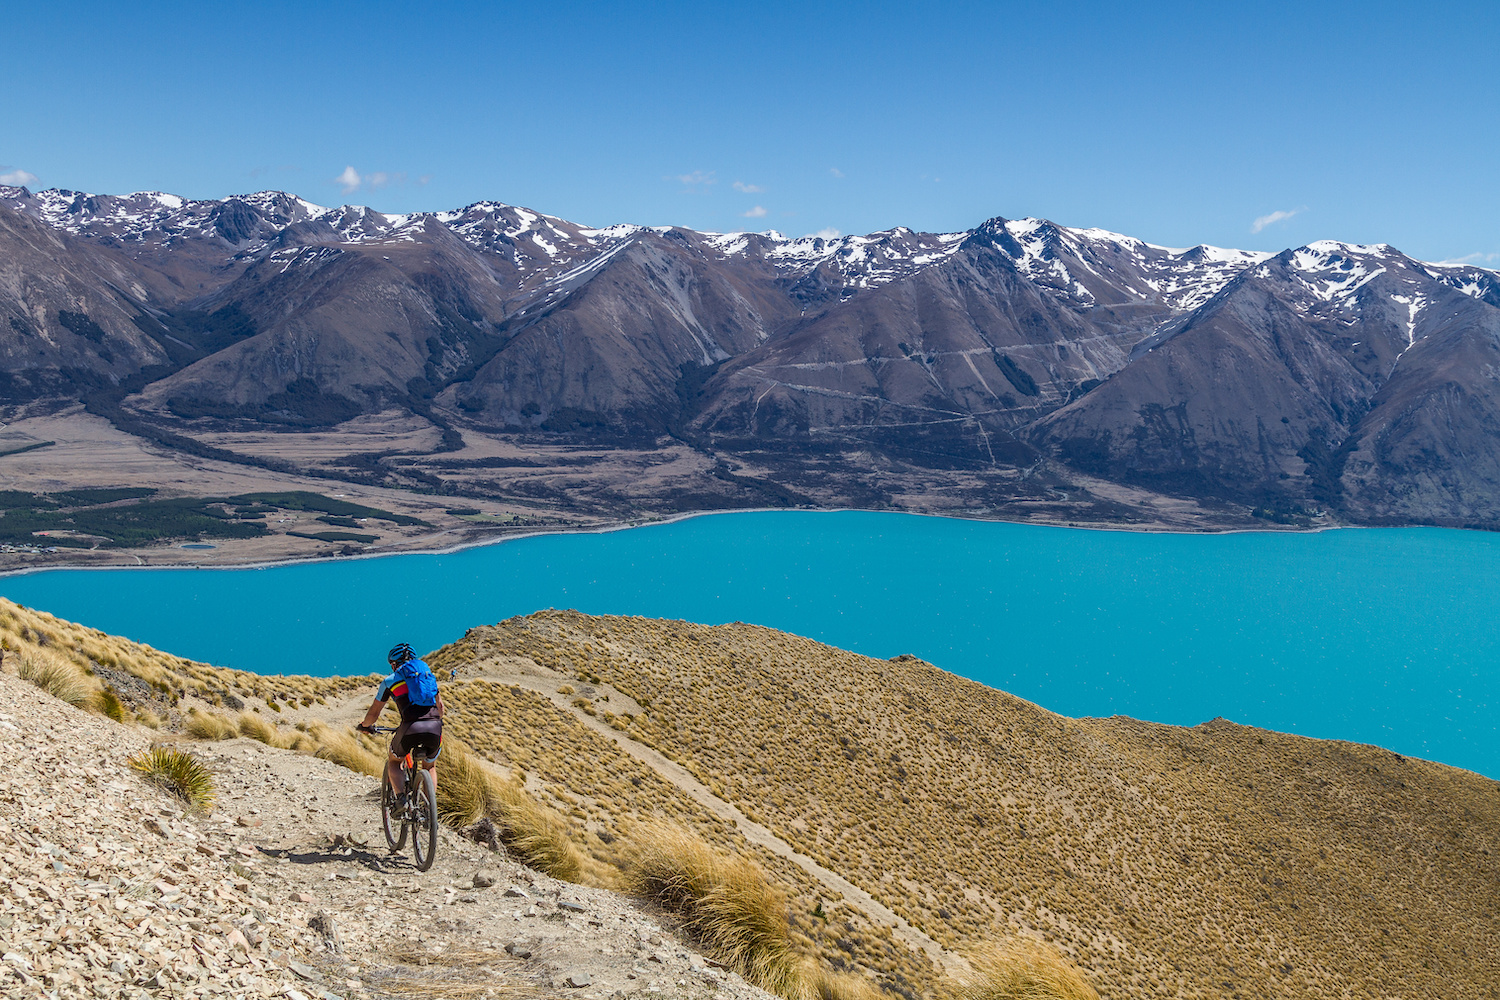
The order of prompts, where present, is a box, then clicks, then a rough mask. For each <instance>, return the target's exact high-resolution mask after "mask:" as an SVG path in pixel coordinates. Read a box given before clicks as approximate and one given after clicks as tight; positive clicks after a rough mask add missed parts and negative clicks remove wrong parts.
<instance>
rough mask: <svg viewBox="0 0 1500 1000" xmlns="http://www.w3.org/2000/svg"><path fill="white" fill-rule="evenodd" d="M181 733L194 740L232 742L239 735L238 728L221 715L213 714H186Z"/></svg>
mask: <svg viewBox="0 0 1500 1000" xmlns="http://www.w3.org/2000/svg"><path fill="white" fill-rule="evenodd" d="M182 731H183V732H185V733H187V734H188V735H189V736H191V737H192V738H193V739H195V740H232V739H234V738H235V737H236V736H238V735H239V734H240V731H239V727H238V726H236V725H235V724H234V723H233V722H230V721H229V720H228V719H226V718H224V717H223V716H222V715H217V714H215V713H213V712H198V711H190V712H188V715H187V718H186V719H185V720H184V721H183V724H182Z"/></svg>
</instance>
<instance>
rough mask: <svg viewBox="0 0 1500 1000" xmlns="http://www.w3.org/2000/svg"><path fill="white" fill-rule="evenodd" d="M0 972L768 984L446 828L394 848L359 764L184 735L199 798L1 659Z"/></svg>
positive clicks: (146, 977) (106, 987)
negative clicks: (209, 788)
mask: <svg viewBox="0 0 1500 1000" xmlns="http://www.w3.org/2000/svg"><path fill="white" fill-rule="evenodd" d="M0 702H3V704H4V706H5V708H6V712H5V713H3V714H0V733H3V734H4V738H5V739H6V741H7V743H8V745H9V746H10V747H11V749H12V751H13V763H12V765H11V767H9V768H7V769H6V770H5V772H4V773H3V774H0V843H3V845H4V852H3V855H0V876H3V880H4V888H3V891H0V953H3V954H0V992H3V993H4V995H6V996H17V997H30V996H35V997H58V998H61V997H93V996H97V997H117V996H122V997H130V998H132V1000H135V998H141V997H182V998H187V997H219V996H223V997H285V998H287V1000H315V998H318V1000H326V998H332V997H340V998H356V997H357V998H379V997H415V996H422V997H454V998H459V997H463V998H482V997H501V996H505V997H511V996H552V995H571V996H578V997H591V998H593V997H601V998H602V997H624V996H630V995H634V994H640V995H641V996H643V997H662V998H678V997H681V998H707V997H718V998H725V1000H730V998H744V1000H750V998H765V997H767V996H768V994H766V993H764V992H762V991H761V990H759V989H756V988H754V987H752V986H750V985H748V984H747V983H745V982H744V981H743V980H742V979H740V977H739V976H737V975H735V974H733V973H731V972H728V971H726V970H723V969H722V968H719V967H717V966H716V965H715V964H714V963H712V962H710V961H707V960H705V959H704V958H702V957H701V956H700V955H698V954H697V953H696V952H694V951H693V950H692V949H691V948H689V947H688V946H686V945H685V944H684V943H683V942H682V941H681V940H680V939H679V937H678V936H677V935H676V934H675V933H674V931H673V928H672V924H671V919H670V918H669V917H667V916H665V915H664V914H661V913H659V912H654V911H652V910H651V909H649V908H648V907H646V906H644V905H643V904H641V903H638V902H636V901H634V900H631V899H629V898H627V897H623V896H620V895H617V894H615V893H611V892H607V891H603V890H597V889H590V888H585V887H583V886H578V885H573V884H571V883H566V882H559V881H557V880H555V879H552V878H549V877H547V876H545V875H542V874H540V873H538V872H536V871H533V870H531V869H529V868H526V867H525V866H523V865H520V864H517V863H515V862H512V861H510V860H508V859H507V858H506V857H505V856H504V855H503V853H496V852H494V851H491V850H489V849H488V848H485V847H483V846H480V845H478V844H474V843H471V842H469V841H467V840H464V839H462V838H460V837H459V836H457V835H456V834H454V833H452V832H451V831H448V830H444V831H443V832H442V834H441V842H440V845H439V848H438V857H437V862H436V863H435V864H434V866H433V868H432V869H431V870H430V871H427V872H419V871H417V870H416V869H415V867H414V866H413V865H412V863H411V859H410V856H409V854H392V853H390V852H388V851H387V850H386V847H385V842H384V839H383V837H382V836H381V833H380V829H379V816H378V794H377V792H376V789H375V787H374V783H373V781H372V780H371V779H369V778H366V777H364V776H362V775H358V774H355V773H353V772H351V771H347V770H345V769H343V768H341V767H339V766H337V765H335V764H332V763H330V762H328V761H324V760H320V759H317V758H314V757H310V756H308V755H305V754H298V753H294V752H292V751H288V750H279V749H274V748H271V747H268V746H265V745H263V744H261V743H257V742H254V741H251V740H244V739H239V740H231V741H226V742H221V743H215V744H207V745H205V744H191V745H184V748H185V749H189V750H191V752H193V753H195V754H197V755H198V756H199V757H200V759H201V760H202V761H203V762H204V763H205V764H207V765H208V767H209V768H210V769H211V770H212V771H213V772H214V774H215V776H216V781H217V785H218V802H217V805H216V807H215V808H214V809H213V811H212V812H210V813H208V814H197V813H193V812H189V811H185V810H184V808H183V803H182V802H181V800H179V799H176V798H174V797H172V796H170V795H169V794H167V793H166V792H164V791H162V790H160V789H158V788H156V787H155V786H153V785H151V784H150V783H148V782H147V781H146V780H145V779H144V778H143V777H142V776H141V775H140V774H138V773H137V772H135V771H133V770H132V769H131V768H130V766H129V764H128V761H129V759H130V758H131V757H132V756H134V755H136V754H139V753H141V752H142V751H144V750H146V749H148V748H149V746H150V745H151V743H152V740H153V738H157V737H158V734H156V733H154V732H152V731H150V730H147V729H142V728H138V727H134V726H127V725H120V724H117V723H114V722H111V721H108V720H107V719H103V718H100V717H98V716H95V715H90V714H86V713H84V712H82V711H80V710H78V709H76V708H73V707H71V706H69V705H66V704H64V703H63V702H61V701H58V700H57V699H55V698H53V697H52V696H50V695H48V694H45V693H43V692H42V691H40V690H39V689H37V688H35V687H33V686H32V685H30V684H28V683H26V682H24V681H21V680H19V679H18V678H16V677H15V676H13V675H10V674H8V673H7V674H0Z"/></svg>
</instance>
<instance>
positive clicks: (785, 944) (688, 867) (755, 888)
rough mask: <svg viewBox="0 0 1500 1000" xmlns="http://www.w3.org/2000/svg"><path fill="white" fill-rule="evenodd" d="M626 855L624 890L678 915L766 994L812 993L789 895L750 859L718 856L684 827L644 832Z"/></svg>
mask: <svg viewBox="0 0 1500 1000" xmlns="http://www.w3.org/2000/svg"><path fill="white" fill-rule="evenodd" d="M632 841H633V843H632V844H631V846H630V847H629V848H628V849H627V851H626V858H625V868H624V885H625V887H626V890H627V891H628V892H631V893H633V894H635V895H637V896H640V897H642V898H645V899H649V900H651V901H653V902H655V903H656V904H657V905H659V906H661V907H662V908H663V909H665V910H668V911H670V912H672V913H675V914H677V915H678V916H679V917H681V918H682V920H683V925H684V928H685V929H686V931H687V932H688V933H689V934H690V935H692V936H693V937H694V938H695V939H697V941H698V942H699V943H701V944H702V945H703V946H704V947H706V948H707V949H708V950H709V951H710V952H712V953H713V954H714V956H715V957H716V958H717V959H718V960H719V961H721V962H723V963H724V964H725V965H728V966H730V967H732V968H734V969H735V970H736V971H737V972H739V973H740V974H741V975H743V976H744V977H745V978H746V979H748V980H749V981H750V982H752V983H755V984H756V985H757V986H760V987H761V988H762V989H766V990H769V991H771V992H773V993H779V994H781V995H782V996H784V997H797V998H800V997H802V996H805V995H806V989H807V985H808V984H807V981H806V980H807V976H806V973H805V970H804V967H803V966H802V965H801V963H800V962H799V960H798V956H797V954H796V952H795V950H794V948H793V946H792V941H791V935H790V929H789V927H788V924H787V909H786V897H785V896H784V895H783V894H782V893H781V892H780V891H778V890H777V889H775V888H774V887H772V885H771V884H770V883H769V882H767V881H766V877H765V875H764V874H762V873H761V871H760V869H759V868H757V867H755V865H753V864H751V863H750V862H749V861H747V860H745V859H744V858H739V857H732V856H730V855H726V854H722V853H720V852H718V851H715V850H714V849H713V848H711V847H710V846H709V845H708V844H706V843H704V842H703V841H702V840H700V839H699V838H698V837H696V836H694V835H693V834H691V833H688V832H687V831H686V830H684V829H682V828H681V827H675V826H668V825H665V824H652V825H648V826H642V827H640V828H638V829H637V830H636V831H635V833H634V835H633V836H632Z"/></svg>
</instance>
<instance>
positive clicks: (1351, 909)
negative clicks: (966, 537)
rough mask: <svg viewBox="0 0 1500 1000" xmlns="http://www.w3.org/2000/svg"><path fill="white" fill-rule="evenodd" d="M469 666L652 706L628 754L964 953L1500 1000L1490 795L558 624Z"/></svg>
mask: <svg viewBox="0 0 1500 1000" xmlns="http://www.w3.org/2000/svg"><path fill="white" fill-rule="evenodd" d="M446 655H448V656H451V657H454V658H456V659H461V658H464V657H468V658H471V659H473V660H475V661H482V660H483V659H484V658H485V657H489V656H496V655H510V656H523V657H527V658H530V659H532V660H534V661H536V662H537V663H539V664H541V665H543V666H546V667H549V668H551V669H554V670H557V671H560V672H563V673H566V674H570V675H572V676H575V677H579V678H584V679H588V680H590V681H593V682H600V681H602V682H605V683H609V684H612V685H614V686H615V687H616V688H617V689H619V690H621V691H623V692H625V693H626V694H629V695H630V696H632V697H633V698H635V699H636V700H637V701H639V702H640V703H642V704H646V705H649V706H650V707H649V711H648V712H646V713H644V714H643V715H642V716H639V717H636V718H632V719H630V720H629V722H628V728H629V731H630V732H631V733H633V734H635V735H637V736H638V738H640V739H641V740H643V741H644V742H647V743H649V744H650V745H652V746H654V747H656V748H657V749H658V750H660V751H662V752H663V753H665V754H667V755H668V756H669V757H672V758H673V759H675V760H677V761H678V762H679V763H681V764H683V765H684V766H685V767H687V768H688V769H689V770H691V771H692V772H693V773H694V774H695V776H697V777H698V778H699V780H701V781H703V782H704V783H705V784H707V785H709V786H710V787H713V788H715V789H718V790H720V791H721V792H722V794H724V795H725V796H726V797H727V798H729V799H730V800H731V801H733V802H734V803H735V804H736V805H738V806H739V807H740V808H741V809H743V810H744V811H745V812H746V813H748V814H749V815H751V816H752V818H756V819H758V820H759V821H761V822H763V823H765V824H767V825H769V826H771V827H772V828H773V829H775V830H776V831H777V832H778V833H779V834H780V835H781V836H783V837H784V838H785V839H787V840H788V841H790V842H791V843H793V844H794V845H795V846H796V847H797V848H798V849H799V850H802V851H805V852H806V853H808V854H809V855H811V856H812V857H814V858H816V859H817V860H818V861H820V862H821V863H823V864H825V865H827V866H828V867H830V868H833V869H834V870H836V871H838V872H840V873H841V874H843V875H845V876H846V877H849V878H850V879H852V880H853V881H854V882H856V883H857V884H859V885H860V886H861V887H862V888H864V889H866V890H867V891H869V892H871V893H872V894H873V895H875V896H876V897H877V898H879V899H880V900H882V901H883V902H884V903H886V905H888V906H890V907H891V908H892V909H894V910H896V911H897V912H898V913H901V914H902V915H903V916H905V917H907V919H909V920H911V921H912V922H913V923H915V924H917V925H918V926H920V927H922V928H923V929H924V930H926V931H927V932H928V933H929V934H931V935H932V936H933V937H935V938H937V939H939V940H940V941H943V942H944V943H945V944H946V945H948V946H950V947H953V948H957V949H967V948H971V947H975V946H978V945H979V944H981V943H982V942H985V941H987V940H991V939H994V938H995V937H997V936H1003V935H1004V933H1006V931H1007V929H1010V930H1020V931H1023V932H1025V933H1027V934H1029V935H1033V936H1036V937H1040V938H1042V939H1045V940H1047V941H1051V942H1054V943H1055V944H1056V945H1057V946H1058V947H1060V948H1061V949H1062V951H1063V952H1064V953H1066V954H1067V955H1068V956H1070V957H1071V958H1073V959H1074V960H1076V961H1077V962H1078V963H1079V964H1080V965H1081V966H1082V967H1084V968H1085V969H1087V970H1090V972H1091V974H1092V975H1093V976H1095V977H1096V978H1095V981H1096V982H1098V983H1099V984H1100V987H1101V992H1102V993H1104V994H1105V995H1118V996H1125V995H1153V996H1161V995H1167V996H1171V995H1179V994H1180V995H1192V996H1223V997H1231V996H1234V995H1235V994H1237V993H1238V994H1241V995H1246V996H1250V995H1254V996H1266V997H1288V998H1292V997H1306V996H1342V995H1351V996H1370V995H1383V994H1386V993H1414V994H1421V995H1431V996H1463V995H1476V994H1477V995H1484V993H1483V991H1484V990H1500V968H1497V966H1496V964H1495V963H1494V962H1493V961H1492V957H1493V956H1494V955H1496V954H1500V916H1497V912H1500V906H1497V905H1496V903H1495V891H1496V886H1497V885H1500V785H1497V783H1496V782H1494V781H1490V780H1488V779H1485V778H1482V777H1480V776H1478V775H1474V774H1471V773H1469V772H1464V771H1459V770H1456V769H1453V768H1448V767H1444V766H1441V765H1436V764H1431V763H1427V762H1423V761H1418V760H1412V759H1403V758H1401V757H1398V756H1397V755H1395V754H1393V753H1391V752H1389V751H1386V750H1381V749H1379V748H1375V747H1368V746H1358V745H1352V744H1343V743H1334V742H1328V741H1318V740H1310V739H1304V738H1300V737H1294V736H1287V735H1283V734H1278V733H1272V732H1267V731H1263V730H1255V729H1250V728H1247V727H1243V726H1236V725H1234V724H1231V723H1227V722H1222V721H1216V722H1214V723H1209V724H1205V725H1202V726H1198V727H1195V728H1193V729H1182V728H1177V727H1170V726H1159V725H1152V724H1148V723H1141V722H1136V721H1133V720H1129V719H1099V720H1071V719H1066V718H1063V717H1061V716H1057V715H1054V714H1052V713H1049V712H1046V711H1044V710H1042V709H1040V708H1038V707H1037V706H1035V705H1031V704H1029V703H1027V702H1024V701H1022V700H1020V699H1017V698H1013V697H1011V696H1009V695H1006V694H1004V693H1002V692H998V691H994V690H992V689H988V688H985V687H983V686H982V685H978V684H974V683H972V682H969V681H965V680H963V679H961V678H958V677H955V676H953V675H951V674H947V673H944V672H942V671H940V670H938V669H936V668H934V667H932V666H930V665H928V664H925V663H922V662H920V661H918V660H916V659H914V658H910V657H905V658H899V659H897V660H895V661H883V660H874V659H870V658H868V657H862V656H858V655H855V654H851V653H847V652H844V651H841V650H836V649H832V648H830V647H827V646H823V645H821V644H818V643H815V642H812V641H810V640H805V639H799V638H797V637H794V636H788V635H785V634H782V633H777V632H774V631H771V630H768V629H761V628H756V627H753V626H745V625H726V626H720V627H716V628H707V627H702V626H697V625H691V624H687V623H682V622H663V621H654V620H646V619H634V618H631V619H625V618H592V617H588V616H583V615H578V614H574V613H570V612H544V613H538V614H536V615H532V616H529V617H527V618H522V619H512V620H511V621H508V622H504V623H501V625H499V626H496V627H495V628H491V629H474V630H471V631H470V633H469V634H468V635H467V636H466V637H465V639H464V640H463V641H462V642H460V643H457V644H455V645H454V647H451V648H450V651H449V652H448V653H447V654H446ZM1478 956H1491V958H1490V959H1480V958H1478Z"/></svg>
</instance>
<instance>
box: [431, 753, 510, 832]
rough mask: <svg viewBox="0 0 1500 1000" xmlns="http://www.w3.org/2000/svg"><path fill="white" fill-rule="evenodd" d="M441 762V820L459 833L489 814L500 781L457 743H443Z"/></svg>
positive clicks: (438, 790)
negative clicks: (496, 786)
mask: <svg viewBox="0 0 1500 1000" xmlns="http://www.w3.org/2000/svg"><path fill="white" fill-rule="evenodd" d="M438 762H439V764H438V773H439V776H440V778H441V780H440V781H439V782H438V789H437V792H438V818H439V819H441V820H442V821H443V822H444V823H446V824H448V825H449V826H451V827H456V828H458V829H462V828H463V827H466V826H469V825H471V824H473V823H476V822H478V820H479V818H480V817H481V816H484V815H485V814H486V813H487V812H489V811H490V809H491V803H492V801H493V799H494V797H495V792H494V790H493V789H494V786H495V785H496V784H497V783H498V782H499V780H500V779H499V778H497V777H495V776H494V775H492V774H490V772H489V771H488V770H487V769H486V768H485V766H484V765H483V764H482V763H480V762H479V761H478V760H477V759H476V758H475V757H474V755H473V754H471V753H470V752H469V748H468V747H466V746H464V745H463V743H462V742H460V741H459V740H456V739H445V740H443V752H442V755H441V756H440V757H439V758H438Z"/></svg>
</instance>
